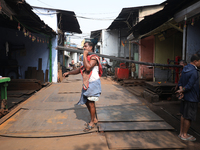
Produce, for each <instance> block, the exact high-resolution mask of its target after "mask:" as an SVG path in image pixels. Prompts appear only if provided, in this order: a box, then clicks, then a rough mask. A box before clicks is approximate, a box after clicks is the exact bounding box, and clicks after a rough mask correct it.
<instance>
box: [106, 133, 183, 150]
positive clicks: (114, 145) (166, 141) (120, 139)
mask: <svg viewBox="0 0 200 150" xmlns="http://www.w3.org/2000/svg"><path fill="white" fill-rule="evenodd" d="M105 134H106V139H107V142H108V147H109V149H164V148H167V149H173V148H185V144H183V143H181V142H180V139H178V137H175V136H174V135H173V134H172V133H170V132H169V131H133V132H106V133H105Z"/></svg>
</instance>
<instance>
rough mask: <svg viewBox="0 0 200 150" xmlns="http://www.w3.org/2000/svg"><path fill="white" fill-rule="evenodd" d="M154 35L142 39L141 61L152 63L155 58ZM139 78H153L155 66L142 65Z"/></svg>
mask: <svg viewBox="0 0 200 150" xmlns="http://www.w3.org/2000/svg"><path fill="white" fill-rule="evenodd" d="M154 43H155V42H154V36H150V37H147V38H144V39H141V40H140V48H139V61H143V62H149V63H152V62H153V60H154ZM139 78H145V79H153V68H152V67H149V66H147V65H140V67H139Z"/></svg>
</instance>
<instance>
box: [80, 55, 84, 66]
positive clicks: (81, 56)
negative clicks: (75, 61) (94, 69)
mask: <svg viewBox="0 0 200 150" xmlns="http://www.w3.org/2000/svg"><path fill="white" fill-rule="evenodd" d="M79 61H80V63H81V66H83V54H81V55H80V56H79Z"/></svg>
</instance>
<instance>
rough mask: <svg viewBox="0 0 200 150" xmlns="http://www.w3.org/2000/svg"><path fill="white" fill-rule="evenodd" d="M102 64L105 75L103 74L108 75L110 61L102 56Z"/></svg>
mask: <svg viewBox="0 0 200 150" xmlns="http://www.w3.org/2000/svg"><path fill="white" fill-rule="evenodd" d="M101 65H102V69H103V75H102V76H103V77H107V71H108V70H107V69H108V67H107V66H108V62H107V60H105V58H104V57H102V61H101Z"/></svg>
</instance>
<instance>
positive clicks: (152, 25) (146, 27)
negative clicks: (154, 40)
mask: <svg viewBox="0 0 200 150" xmlns="http://www.w3.org/2000/svg"><path fill="white" fill-rule="evenodd" d="M197 1H198V0H190V1H188V0H167V4H166V5H165V7H164V9H162V10H161V11H159V12H157V13H155V14H153V15H150V16H147V17H145V19H143V20H142V21H141V22H139V23H138V24H136V25H135V26H134V27H133V28H132V29H131V31H130V33H132V35H133V37H134V39H137V38H139V37H141V36H142V35H145V34H147V33H149V32H150V31H152V30H154V29H156V28H158V27H159V26H161V25H162V24H164V23H165V22H167V21H169V20H170V19H171V18H173V16H174V14H175V13H177V12H178V11H180V10H182V9H184V8H185V7H187V6H188V5H190V4H193V3H195V2H197Z"/></svg>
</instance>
